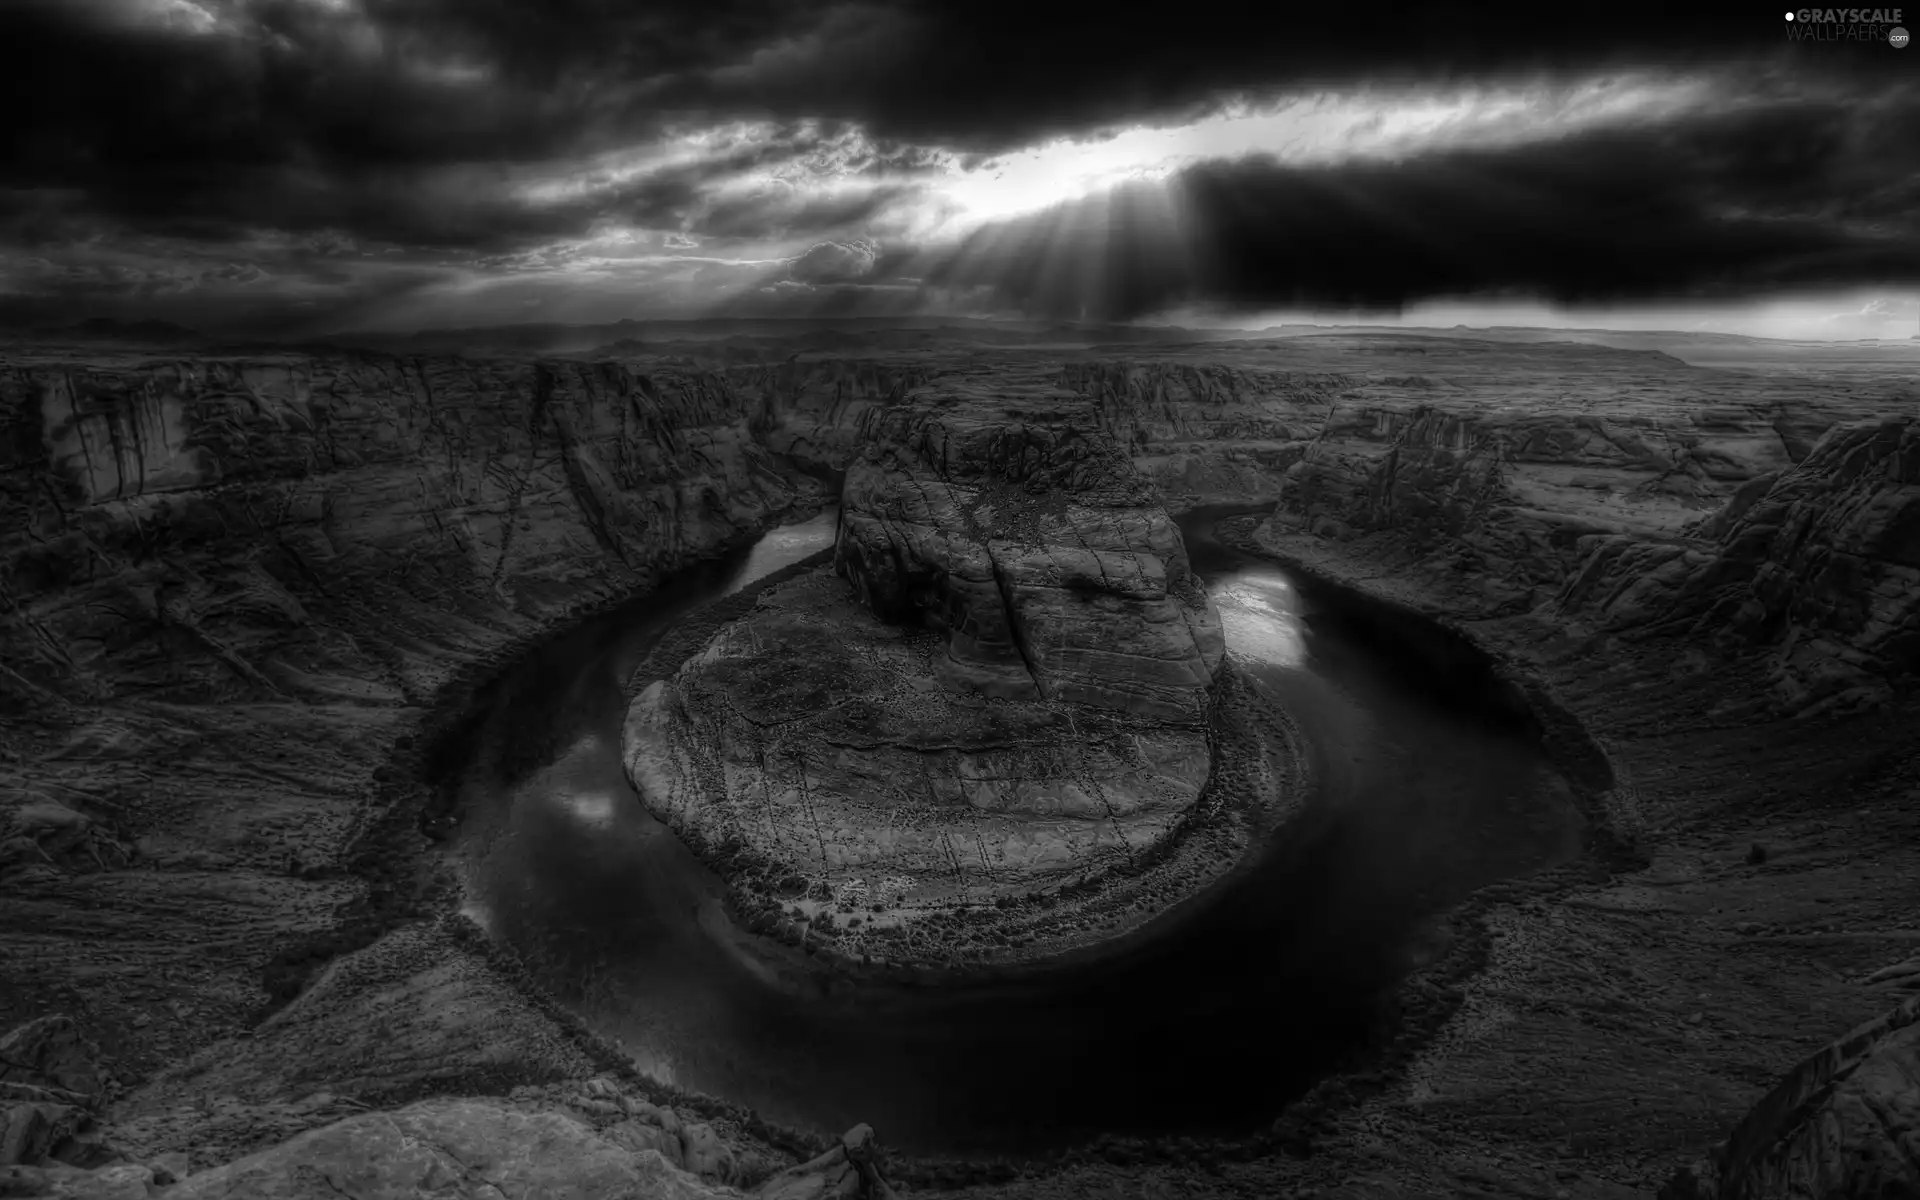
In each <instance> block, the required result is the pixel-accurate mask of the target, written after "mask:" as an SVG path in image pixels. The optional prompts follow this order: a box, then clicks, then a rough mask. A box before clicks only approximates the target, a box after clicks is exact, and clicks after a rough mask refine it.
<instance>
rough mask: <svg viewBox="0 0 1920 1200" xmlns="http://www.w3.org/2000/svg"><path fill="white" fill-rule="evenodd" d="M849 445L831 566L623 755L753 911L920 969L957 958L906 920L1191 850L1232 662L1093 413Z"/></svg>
mask: <svg viewBox="0 0 1920 1200" xmlns="http://www.w3.org/2000/svg"><path fill="white" fill-rule="evenodd" d="M863 440H864V446H863V451H862V456H861V458H860V459H859V460H857V461H856V462H855V463H854V464H853V465H852V466H851V467H850V468H849V470H848V473H847V478H846V485H845V489H844V491H843V495H842V508H841V518H840V521H841V524H840V530H839V534H838V538H837V542H836V547H835V558H836V563H835V565H836V568H837V571H836V572H829V571H825V570H818V571H815V572H813V573H812V574H810V575H807V576H803V577H801V578H799V579H796V580H793V581H791V582H788V583H785V584H783V585H781V586H778V587H776V588H773V589H771V590H770V591H769V592H767V593H766V594H765V595H763V596H762V597H761V598H760V601H759V603H758V605H757V607H756V608H755V609H754V610H753V611H752V612H751V613H749V614H748V615H746V616H745V617H743V618H742V619H739V620H736V621H734V622H732V623H730V624H728V625H726V626H724V627H722V628H721V629H720V630H719V632H718V633H717V634H716V635H715V636H714V637H713V638H712V640H711V641H710V642H709V643H708V644H707V645H706V647H705V648H704V649H703V650H702V651H701V652H700V653H699V654H697V655H696V656H695V657H693V658H692V659H691V660H689V661H687V662H686V663H685V664H684V665H683V666H681V667H680V669H679V670H678V671H677V672H676V673H675V674H674V675H673V677H672V678H671V679H662V680H656V681H653V682H652V683H650V684H649V685H648V686H646V687H645V689H644V690H643V691H641V692H640V694H639V695H638V697H637V699H636V700H635V702H634V705H633V708H632V710H631V712H630V714H629V719H628V725H627V731H626V753H627V761H628V768H629V773H630V775H631V777H632V778H633V780H634V783H635V786H636V788H637V789H638V790H639V792H640V794H641V796H642V797H643V798H644V799H645V800H646V802H647V803H648V805H649V807H650V808H651V809H652V810H653V811H654V812H655V813H656V814H657V815H659V816H661V817H662V819H664V820H666V821H667V822H668V823H669V824H670V825H671V826H672V827H673V828H674V829H675V830H676V831H677V832H679V833H680V834H681V835H682V836H683V837H685V838H686V839H687V840H688V841H689V842H690V843H691V844H692V845H694V846H695V847H696V848H697V849H700V850H701V851H702V852H703V853H705V854H706V855H707V856H708V857H709V858H710V859H714V860H716V861H725V862H726V863H727V864H728V870H729V872H730V874H731V876H732V878H733V880H734V882H735V885H736V892H737V894H738V895H740V896H741V897H742V899H743V900H744V901H745V903H746V907H747V909H748V910H749V911H750V912H754V913H756V915H757V914H760V913H765V914H768V915H771V914H773V913H775V912H779V913H781V914H782V915H783V917H784V918H786V919H788V920H791V919H793V918H798V919H799V920H801V921H804V922H805V923H806V924H807V926H808V928H809V929H811V928H812V927H814V926H816V925H817V926H819V927H820V928H821V929H823V930H832V929H835V928H836V927H838V928H841V929H842V930H843V931H850V930H861V931H863V932H862V933H861V934H860V936H858V937H855V938H853V939H851V940H850V941H849V943H848V944H849V945H857V946H862V947H867V946H877V945H878V944H879V943H883V942H884V943H888V944H890V945H892V944H893V943H902V944H899V945H893V952H892V953H889V954H885V955H884V956H885V957H888V958H890V959H897V960H906V961H912V960H915V959H917V958H925V957H928V956H938V955H947V954H950V953H952V952H953V950H954V947H953V946H951V945H948V944H946V942H945V941H943V940H942V939H933V940H932V941H930V942H929V943H928V945H927V946H925V947H922V948H920V949H918V950H915V949H912V948H911V947H910V946H908V945H906V944H904V942H910V941H911V939H910V938H905V937H904V935H900V936H893V935H894V934H898V932H899V931H900V930H901V929H902V928H903V927H904V926H911V925H913V924H914V923H916V922H919V921H922V920H924V919H926V918H929V917H934V916H939V915H944V914H951V913H952V912H954V911H956V910H966V909H970V908H972V909H977V908H981V907H983V906H993V905H1000V906H1005V905H1006V904H1008V903H1011V902H1014V901H1016V900H1018V899H1020V898H1022V897H1027V896H1032V895H1035V894H1038V893H1042V892H1047V891H1051V890H1057V889H1059V888H1061V887H1063V886H1066V885H1070V884H1081V883H1084V882H1085V881H1087V880H1088V879H1089V878H1090V877H1094V876H1100V875H1104V874H1106V873H1108V872H1110V871H1113V870H1116V869H1125V868H1129V867H1131V866H1133V865H1135V864H1137V863H1139V862H1140V861H1141V860H1143V859H1144V858H1146V857H1148V856H1151V855H1153V854H1154V853H1155V852H1156V851H1157V850H1159V849H1160V848H1162V847H1163V845H1164V844H1166V843H1167V842H1168V841H1169V839H1171V838H1172V837H1173V836H1174V835H1175V833H1176V831H1178V830H1179V829H1181V828H1182V826H1183V824H1184V822H1185V820H1186V818H1187V816H1188V814H1189V813H1190V811H1191V810H1192V809H1193V808H1194V806H1195V804H1196V802H1197V801H1198V800H1199V799H1200V796H1201V793H1202V790H1203V788H1204V787H1205V785H1206V783H1207V780H1208V776H1209V769H1210V748H1209V720H1210V716H1211V712H1210V709H1211V703H1210V698H1211V691H1212V689H1213V686H1214V682H1215V676H1216V673H1217V672H1218V671H1219V670H1220V667H1221V663H1222V661H1223V657H1224V641H1223V638H1222V634H1221V630H1220V622H1219V617H1218V615H1217V613H1215V612H1214V610H1213V609H1212V607H1211V605H1210V603H1209V602H1208V601H1207V599H1206V596H1205V594H1204V592H1203V591H1202V590H1201V589H1200V588H1199V586H1198V584H1197V581H1196V580H1195V579H1194V578H1193V575H1192V572H1191V569H1190V567H1189V565H1188V562H1187V559H1186V554H1185V550H1184V547H1183V545H1182V543H1181V540H1180V535H1179V531H1178V529H1177V528H1176V527H1175V526H1174V525H1173V523H1172V522H1171V520H1170V519H1169V518H1168V517H1167V515H1166V513H1165V512H1164V510H1162V509H1161V508H1160V507H1159V506H1158V504H1157V503H1156V502H1155V497H1154V495H1153V492H1152V489H1151V488H1150V487H1149V486H1148V485H1147V484H1146V483H1145V482H1144V481H1143V480H1142V479H1141V478H1140V477H1139V475H1138V474H1137V473H1136V472H1135V471H1134V470H1133V468H1132V465H1131V463H1130V462H1129V461H1128V459H1127V457H1126V456H1125V455H1124V454H1123V453H1121V452H1120V450H1119V448H1118V447H1117V446H1115V445H1114V444H1113V443H1112V442H1111V441H1110V440H1109V439H1107V438H1106V437H1105V436H1104V435H1103V434H1102V433H1101V432H1100V430H1099V428H1098V423H1097V419H1096V418H1095V417H1094V415H1093V414H1092V413H1090V412H1089V411H1087V410H1086V409H1084V408H1083V407H1080V406H1073V405H1061V404H1059V403H1057V402H1055V403H1051V404H1042V405H1035V406H1011V407H1010V406H1008V405H1006V404H992V403H982V402H965V401H959V402H953V403H948V404H940V403H921V404H916V405H910V406H900V407H894V408H889V409H886V410H882V411H878V412H875V413H874V414H872V415H871V416H870V417H869V418H867V420H866V421H865V422H864V426H863ZM1148 915H1150V914H1148ZM762 923H763V924H764V919H763V920H762ZM982 932H983V936H987V938H988V942H989V943H991V936H990V935H991V931H982ZM1027 936H1028V935H1021V937H1020V938H1019V939H1018V940H1022V941H1024V940H1025V939H1026V937H1027ZM903 939H904V941H903ZM1049 940H1052V941H1061V942H1065V943H1072V942H1076V941H1079V940H1084V939H1083V938H1082V937H1081V936H1080V935H1079V934H1078V933H1077V932H1069V933H1067V934H1066V935H1065V936H1064V937H1055V938H1052V939H1049ZM936 947H938V949H936ZM1021 948H1022V947H1019V946H1013V945H1003V946H998V947H996V946H994V945H992V944H984V945H981V946H978V947H977V948H976V949H977V955H976V956H977V957H981V958H984V959H995V958H1000V957H1007V956H1008V954H1010V953H1011V952H1012V951H1014V950H1018V949H1021ZM862 952H863V953H869V954H871V953H872V949H863V950H862ZM1034 953H1036V952H1034V951H1030V952H1029V954H1027V955H1020V956H1018V957H1031V956H1033V954H1034Z"/></svg>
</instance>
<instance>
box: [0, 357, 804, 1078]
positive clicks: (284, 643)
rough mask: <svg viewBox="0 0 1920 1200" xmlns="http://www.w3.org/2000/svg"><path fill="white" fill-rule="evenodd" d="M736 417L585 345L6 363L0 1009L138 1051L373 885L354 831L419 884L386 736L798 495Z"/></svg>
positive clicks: (144, 1059) (258, 978) (361, 900)
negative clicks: (501, 353)
mask: <svg viewBox="0 0 1920 1200" xmlns="http://www.w3.org/2000/svg"><path fill="white" fill-rule="evenodd" d="M27 358H28V356H22V359H23V360H27ZM760 411H761V410H760V407H759V402H758V401H757V400H754V399H751V398H743V397H742V396H740V394H739V393H738V392H737V391H736V390H734V389H730V388H729V387H727V386H726V385H725V384H724V383H723V382H722V381H721V380H719V379H718V377H716V376H712V375H704V374H700V373H697V372H693V373H687V372H676V371H668V370H663V371H658V372H653V373H646V372H640V371H635V370H632V369H629V368H625V367H618V366H612V365H604V364H603V365H589V364H571V363H554V364H543V363H534V362H511V361H484V362H483V361H464V360H459V359H401V358H390V357H381V356H371V355H299V354H286V355H276V356H268V357H252V358H237V359H197V360H165V361H154V362H146V363H144V364H131V365H125V366H121V367H115V368H105V367H86V366H79V365H72V364H65V365H63V364H59V363H52V364H42V363H34V362H31V361H30V360H29V361H22V362H21V363H20V364H19V365H12V366H8V367H6V368H4V369H0V491H3V492H4V498H0V511H4V513H5V514H6V516H5V519H4V520H0V716H3V717H4V718H5V719H4V720H0V880H4V884H3V885H0V957H3V958H5V960H6V961H7V963H8V968H7V971H6V972H5V974H6V977H7V978H6V986H5V987H4V988H0V1006H4V1008H3V1009H0V1015H8V1016H16V1017H18V1018H19V1019H24V1018H25V1017H27V1016H31V1015H34V1014H36V1013H40V1012H45V1011H54V1010H59V1009H61V1008H64V1007H66V1006H67V1005H68V1004H69V1003H70V1001H69V999H68V998H69V997H70V996H72V995H77V994H80V993H82V992H84V994H86V995H87V996H88V997H90V1004H91V1005H92V1007H91V1008H90V1010H89V1020H88V1029H89V1034H90V1036H92V1037H94V1038H96V1039H98V1040H100V1041H101V1042H102V1043H103V1044H104V1045H106V1046H107V1047H108V1048H109V1050H110V1051H111V1052H112V1053H113V1054H114V1056H115V1057H116V1058H117V1059H118V1060H119V1061H120V1062H122V1063H123V1064H125V1065H127V1066H128V1067H129V1069H130V1070H133V1071H135V1072H136V1073H137V1072H141V1071H146V1070H150V1069H153V1068H154V1067H156V1066H158V1065H159V1064H161V1063H164V1062H167V1061H170V1060H174V1059H177V1058H179V1057H181V1056H184V1055H187V1054H190V1053H192V1052H194V1051H195V1050H197V1049H199V1048H201V1047H204V1046H206V1045H208V1044H210V1043H212V1042H214V1041H215V1040H216V1039H218V1038H221V1037H223V1036H226V1035H228V1034H230V1033H232V1032H234V1031H236V1030H239V1029H242V1028H245V1027H246V1026H247V1025H248V1024H249V1023H250V1022H251V1020H253V1019H254V1016H255V1014H256V1013H257V1012H258V1010H259V1008H260V1006H261V1004H262V1003H263V1000H264V999H265V998H266V994H265V993H264V992H263V990H262V980H263V972H265V971H266V969H267V968H268V966H269V964H271V963H274V962H277V961H279V960H280V959H282V958H284V957H286V956H288V955H290V954H292V955H294V956H295V957H298V956H299V954H301V953H304V952H303V951H301V949H300V948H301V947H302V946H304V945H306V944H307V943H308V942H309V941H310V940H312V939H316V938H317V939H319V940H318V941H316V942H314V945H315V946H316V947H318V948H317V949H315V950H314V951H313V954H315V955H318V957H319V959H320V961H324V960H325V958H326V957H328V956H330V954H331V953H337V952H338V950H339V949H340V948H342V946H341V945H339V944H336V943H334V942H329V941H328V940H327V939H328V938H330V937H333V936H334V935H333V934H331V933H330V932H329V931H330V930H332V929H333V928H334V926H335V925H336V923H337V922H338V921H339V920H340V919H341V917H342V914H349V913H353V912H357V911H359V910H360V909H361V908H363V907H364V906H365V905H366V904H367V903H369V902H370V899H369V898H370V897H375V898H377V897H380V896H384V895H387V894H388V893H391V892H393V891H394V889H395V887H396V880H395V879H393V878H387V877H385V876H382V877H379V878H372V877H368V876H367V875H366V874H365V872H364V871H363V870H362V869H361V867H360V866H355V867H354V868H353V870H352V871H349V870H348V868H349V866H351V865H352V864H353V855H355V854H356V853H360V852H361V851H365V852H367V853H369V854H372V855H375V856H379V857H381V861H382V862H389V861H390V862H396V863H399V864H400V865H399V866H397V867H395V868H393V869H394V870H395V871H396V872H397V873H398V876H399V880H398V882H400V883H405V884H406V886H407V887H409V888H411V886H412V884H411V882H409V881H410V880H411V878H412V874H413V871H414V868H413V866H412V865H411V856H414V855H416V854H417V852H418V848H419V847H420V846H424V845H425V843H424V842H420V841H419V839H418V838H417V835H415V834H414V833H413V832H412V825H413V820H412V815H411V814H412V812H413V811H414V808H417V805H416V804H415V802H416V801H417V800H418V799H419V797H418V794H417V793H418V789H419V787H420V784H419V782H418V781H417V780H416V779H415V778H413V777H412V770H411V768H408V769H399V768H396V767H395V766H393V765H391V764H392V763H393V761H394V760H393V757H392V756H393V755H394V754H396V753H404V751H403V750H402V749H400V748H403V747H405V746H406V744H407V742H408V741H409V740H410V738H411V735H412V734H413V733H414V732H415V731H416V726H417V725H418V723H419V722H420V720H421V718H422V716H423V714H425V713H426V712H428V711H429V710H430V709H431V708H432V707H433V706H434V705H436V704H437V703H438V702H439V700H440V699H441V698H442V689H443V688H444V687H448V686H453V685H454V684H457V683H459V682H460V681H474V680H476V678H477V677H476V676H475V675H474V672H476V671H477V670H479V669H482V668H484V667H485V664H486V662H487V661H488V660H489V659H491V658H492V657H493V656H495V655H497V654H498V653H499V652H501V651H503V650H505V649H506V648H508V647H509V646H511V645H513V644H515V643H517V642H519V641H521V640H524V639H525V638H527V637H529V636H532V635H533V634H535V633H537V632H538V631H540V630H543V629H545V628H547V627H549V626H551V625H553V624H554V623H555V622H557V621H560V620H562V619H564V618H565V617H566V616H567V614H568V613H570V612H572V611H575V610H577V609H579V608H581V607H584V606H588V605H592V604H596V603H599V602H601V601H604V600H607V599H610V598H612V597H614V596H618V595H625V594H628V593H630V592H631V591H633V590H634V589H635V588H637V587H643V586H645V585H646V584H647V583H648V582H649V581H651V580H654V579H657V578H659V577H660V576H661V575H662V574H663V573H664V572H667V571H671V570H673V569H675V568H677V567H679V566H682V565H684V564H686V563H688V562H689V561H691V560H692V559H694V558H697V557H701V556H704V555H709V554H712V553H715V552H717V551H719V550H721V549H723V548H725V547H727V546H729V545H731V544H734V543H737V542H738V541H739V540H741V539H742V538H744V537H746V536H748V535H750V534H752V533H753V532H755V531H757V530H758V529H759V528H761V527H763V526H764V525H765V524H766V523H768V522H769V521H770V520H772V519H774V518H776V517H777V516H778V515H779V514H780V513H781V512H783V511H784V510H786V509H788V508H789V507H790V506H791V505H792V504H793V503H795V501H796V500H798V499H800V498H802V497H804V496H807V495H810V494H812V492H813V485H812V484H811V483H809V482H807V481H805V480H800V481H798V482H795V481H794V480H792V479H789V478H787V477H785V476H783V475H782V474H781V473H780V472H778V471H777V470H776V469H775V467H776V463H775V461H774V460H773V459H772V458H770V457H769V455H768V454H767V453H766V452H765V451H764V450H763V449H762V448H761V447H760V446H759V444H758V442H757V441H756V438H755V436H754V423H755V421H756V420H757V419H758V417H759V415H760ZM409 806H413V807H409ZM390 813H391V814H395V815H394V817H393V819H392V821H391V822H390V825H391V827H390V828H385V830H384V832H383V833H381V835H380V838H378V839H375V843H377V844H375V843H369V844H367V845H364V846H362V845H360V842H359V839H361V838H362V836H363V835H364V834H367V833H368V832H369V831H372V830H374V829H376V828H377V827H379V826H378V823H379V822H381V821H383V820H387V819H388V814H390ZM356 846H360V849H359V850H356V849H355V847H356ZM362 866H364V864H362ZM381 869H382V870H386V869H387V868H385V867H382V868H381ZM352 944H354V943H352V942H351V941H349V942H347V943H345V948H351V945H352ZM183 946H205V947H217V949H216V950H212V951H209V952H207V953H191V954H187V955H186V956H185V958H184V960H183V951H182V949H181V948H182V947H183ZM328 946H332V947H333V949H332V950H328V949H327V948H326V947H328ZM296 979H297V976H296ZM82 981H84V982H82ZM276 986H277V985H276ZM156 994H158V995H164V996H170V997H186V998H187V999H185V1000H182V1001H181V1003H180V1005H179V1006H178V1007H177V1008H176V1009H174V1010H171V1011H170V1013H169V1015H168V1016H167V1017H166V1019H165V1020H158V1021H156V1020H154V1018H153V1010H152V1009H151V1007H150V1003H149V998H150V997H151V996H153V995H156ZM281 998H283V999H284V996H283V997H281ZM454 1057H455V1058H457V1057H458V1055H457V1054H456V1055H454ZM423 1065H424V1066H426V1069H427V1070H428V1071H429V1072H438V1071H439V1070H440V1069H441V1068H443V1067H444V1068H446V1069H450V1070H453V1071H454V1072H455V1073H456V1074H457V1073H459V1072H461V1071H465V1070H468V1069H469V1068H471V1067H472V1066H473V1063H472V1062H470V1061H468V1062H460V1063H456V1062H453V1061H451V1060H450V1061H448V1062H445V1063H439V1064H416V1068H417V1067H419V1066H423ZM410 1069H413V1068H410Z"/></svg>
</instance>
